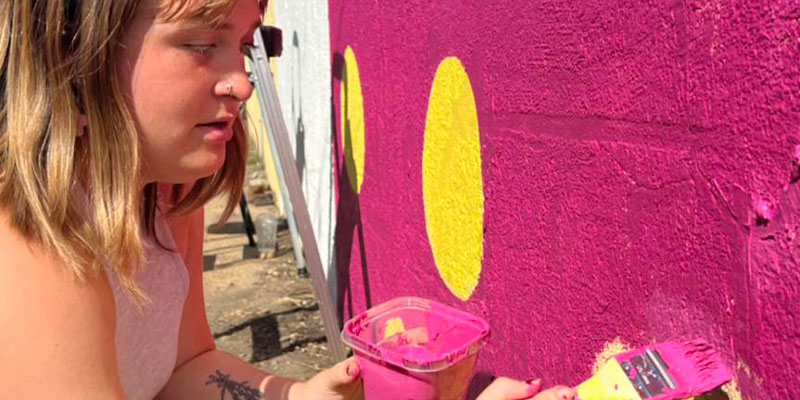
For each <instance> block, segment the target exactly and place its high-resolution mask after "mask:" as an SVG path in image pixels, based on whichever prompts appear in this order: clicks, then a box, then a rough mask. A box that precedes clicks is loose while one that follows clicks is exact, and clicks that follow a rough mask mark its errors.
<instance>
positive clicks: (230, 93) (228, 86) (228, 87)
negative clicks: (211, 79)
mask: <svg viewBox="0 0 800 400" xmlns="http://www.w3.org/2000/svg"><path fill="white" fill-rule="evenodd" d="M225 90H226V91H227V94H228V96H233V85H231V83H230V82H226V83H225Z"/></svg>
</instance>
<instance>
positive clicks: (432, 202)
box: [422, 57, 483, 301]
mask: <svg viewBox="0 0 800 400" xmlns="http://www.w3.org/2000/svg"><path fill="white" fill-rule="evenodd" d="M422 193H423V201H424V204H425V221H426V228H427V232H428V240H429V241H430V244H431V250H432V251H433V258H434V261H435V262H436V268H437V269H438V270H439V275H440V276H441V278H442V280H443V281H444V283H445V285H447V288H448V289H450V291H451V292H452V293H453V294H454V295H455V296H456V297H458V298H459V299H461V300H464V301H466V300H468V299H469V298H470V297H471V296H472V293H473V291H474V290H475V288H476V287H477V286H478V280H479V279H480V274H481V268H482V263H483V174H482V169H481V145H480V131H479V129H478V112H477V109H476V106H475V96H474V95H473V93H472V85H471V84H470V81H469V77H468V76H467V73H466V71H465V70H464V67H463V65H462V64H461V62H460V61H459V60H458V59H457V58H455V57H448V58H446V59H444V60H442V62H441V63H440V64H439V67H438V68H437V70H436V76H435V77H434V80H433V86H432V88H431V94H430V100H429V102H428V114H427V117H426V119H425V143H424V146H423V152H422Z"/></svg>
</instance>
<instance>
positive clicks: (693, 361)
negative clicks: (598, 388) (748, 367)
mask: <svg viewBox="0 0 800 400" xmlns="http://www.w3.org/2000/svg"><path fill="white" fill-rule="evenodd" d="M648 350H650V351H653V352H654V354H656V357H660V359H661V361H663V364H664V365H665V366H666V373H667V375H668V376H669V377H670V379H672V381H673V382H672V383H673V384H674V385H675V387H674V388H670V387H669V386H668V385H667V386H666V387H665V386H663V383H662V382H660V381H659V380H658V379H652V377H650V381H649V382H638V385H641V386H644V387H645V388H648V386H649V388H648V389H649V390H650V393H649V396H644V395H643V391H642V389H640V388H638V387H637V391H639V394H640V396H642V398H647V399H648V400H677V399H686V398H690V397H695V396H699V395H701V394H704V393H707V392H709V391H711V390H713V389H715V388H717V387H719V386H721V385H723V384H725V383H727V382H728V381H730V380H731V377H732V376H731V373H730V371H729V370H728V368H727V367H726V366H725V364H724V362H723V361H722V359H721V358H720V356H719V353H717V351H716V350H714V349H713V348H711V346H710V345H709V344H708V343H707V342H706V341H705V340H691V341H685V342H665V343H659V344H655V345H651V346H645V347H642V348H639V349H636V350H632V351H629V352H627V353H624V354H619V355H617V356H615V358H616V359H617V361H619V363H620V365H622V367H623V369H624V370H625V371H626V372H628V374H629V378H631V381H632V382H636V376H637V364H638V365H654V364H641V363H640V360H643V359H646V358H647V357H648V356H647V355H646V354H645V353H646V352H647V351H648ZM647 370H648V369H647V368H645V371H647ZM639 374H642V373H641V372H640V373H639ZM656 374H657V375H658V373H656ZM634 386H637V383H634ZM587 400H589V399H587Z"/></svg>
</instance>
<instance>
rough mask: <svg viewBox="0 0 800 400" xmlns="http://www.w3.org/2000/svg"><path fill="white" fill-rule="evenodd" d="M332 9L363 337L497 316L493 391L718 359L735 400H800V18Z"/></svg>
mask: <svg viewBox="0 0 800 400" xmlns="http://www.w3.org/2000/svg"><path fill="white" fill-rule="evenodd" d="M329 6H330V9H329V18H330V49H331V55H330V57H331V58H330V61H331V66H332V68H331V75H332V76H331V87H332V90H333V96H332V103H333V104H332V109H333V112H334V116H333V117H334V122H333V127H334V129H336V130H337V131H336V132H335V134H334V135H333V137H334V143H333V153H334V169H335V178H336V179H335V182H336V192H337V193H336V196H337V198H336V210H335V212H336V228H335V248H336V255H335V257H336V264H337V269H338V293H337V294H338V296H337V298H338V305H339V311H340V312H341V313H342V315H343V316H344V317H345V318H347V317H349V316H351V315H353V314H355V313H358V312H360V311H363V310H364V309H366V308H368V307H371V306H373V305H375V304H378V303H380V302H383V301H386V300H388V299H391V298H394V297H397V296H401V295H414V296H423V297H429V298H432V299H436V300H439V301H442V302H445V303H448V304H451V305H455V306H457V307H459V308H461V309H464V310H467V311H470V312H473V313H476V314H479V315H481V316H483V317H485V318H486V319H487V320H488V321H490V323H491V326H492V336H491V340H490V343H489V345H488V346H487V347H486V348H485V349H484V350H483V352H482V353H481V356H480V359H479V363H478V371H479V374H478V376H477V377H476V379H475V383H474V384H475V385H476V388H477V387H479V386H480V385H482V384H485V383H486V382H487V381H488V379H489V376H491V375H509V376H513V377H516V378H521V379H528V378H532V377H543V378H544V379H545V381H547V382H549V383H551V384H554V383H567V384H577V383H578V382H580V381H581V380H583V379H584V378H586V377H588V376H589V375H590V374H591V372H592V368H593V366H594V365H595V364H596V363H597V362H598V361H602V360H603V359H605V358H607V357H609V356H610V355H611V354H614V353H618V352H620V351H623V350H624V349H626V348H630V347H634V346H640V345H643V344H647V343H652V342H656V341H662V340H668V339H672V338H676V337H703V338H706V339H708V340H709V341H711V342H712V343H713V344H714V345H715V346H716V347H717V348H719V349H720V350H721V352H722V353H723V356H724V358H725V360H726V363H727V364H728V365H729V366H730V367H731V369H733V370H734V372H735V375H736V379H735V382H734V383H733V384H732V385H729V386H728V387H726V393H727V394H726V396H728V397H729V398H731V399H739V398H745V399H790V398H796V397H797V394H796V393H795V392H796V391H797V389H795V385H796V384H797V383H798V382H800V368H798V367H797V366H798V365H800V323H798V321H800V315H798V314H800V266H799V264H800V263H799V262H798V261H799V260H800V246H799V245H798V236H797V235H798V232H800V213H799V211H800V188H798V180H800V147H796V146H798V144H800V8H798V6H797V5H796V4H794V3H792V2H747V3H738V2H735V3H734V2H725V1H715V0H709V1H686V2H635V1H604V0H597V1H585V2H577V1H575V2H567V1H540V0H533V1H531V0H508V1H503V2H474V1H463V0H438V1H435V2H428V1H392V2H389V1H386V2H384V1H380V2H375V1H366V0H347V1H344V0H330V2H329Z"/></svg>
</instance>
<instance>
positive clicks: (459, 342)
mask: <svg viewBox="0 0 800 400" xmlns="http://www.w3.org/2000/svg"><path fill="white" fill-rule="evenodd" d="M488 336H489V323H488V322H486V320H484V319H483V318H480V317H477V316H475V315H472V314H469V313H466V312H464V311H460V310H457V309H455V308H452V307H449V306H446V305H444V304H441V303H438V302H435V301H432V300H427V299H422V298H418V297H401V298H396V299H393V300H390V301H388V302H386V303H383V304H380V305H378V306H375V307H373V308H371V309H369V310H367V311H364V312H363V313H361V314H358V315H356V316H355V317H353V318H352V319H350V320H349V321H347V322H346V323H345V325H344V329H343V331H342V340H343V341H344V342H345V343H346V344H347V345H348V346H350V347H352V348H353V349H354V350H355V351H356V352H358V353H361V354H362V355H366V356H368V357H370V358H372V359H374V360H376V361H380V362H387V363H389V364H392V365H395V366H398V367H401V368H404V369H406V370H409V371H415V372H435V371H439V370H442V369H445V368H447V367H449V366H451V365H453V364H456V363H458V362H459V361H461V360H462V359H464V358H466V357H469V356H471V355H473V354H475V353H477V352H478V350H480V348H481V347H483V345H484V344H486V341H487V339H488Z"/></svg>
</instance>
